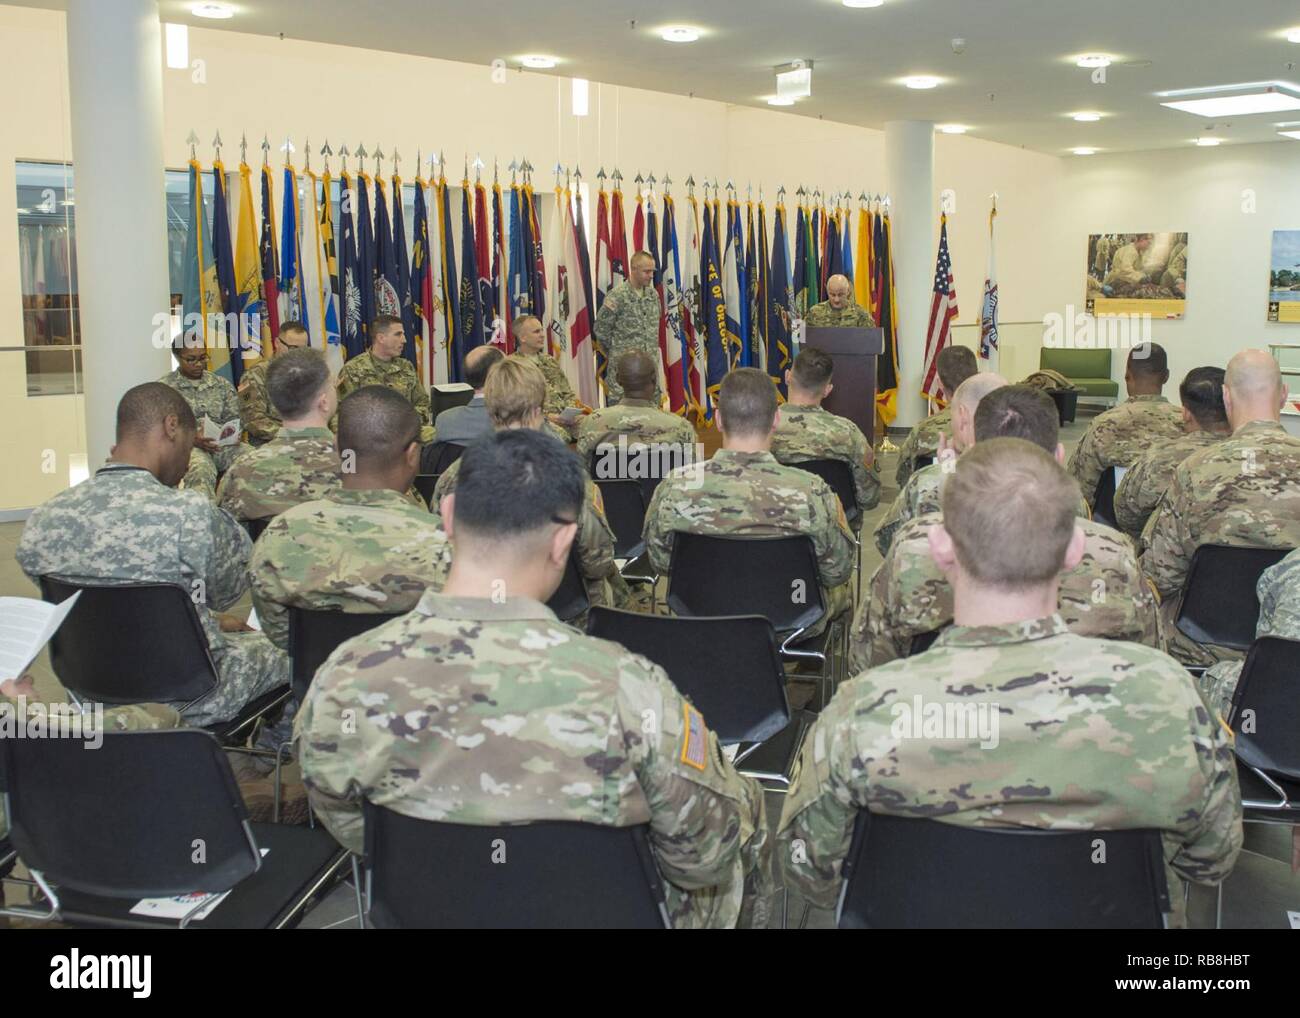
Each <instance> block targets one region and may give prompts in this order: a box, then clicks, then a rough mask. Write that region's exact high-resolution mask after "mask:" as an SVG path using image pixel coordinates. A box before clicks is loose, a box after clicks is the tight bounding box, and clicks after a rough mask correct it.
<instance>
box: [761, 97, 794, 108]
mask: <svg viewBox="0 0 1300 1018" xmlns="http://www.w3.org/2000/svg"><path fill="white" fill-rule="evenodd" d="M767 104H768V105H769V106H793V105H794V100H793V99H791V98H790V97H789V96H788V95H774V96H770V97H769V98H768V100H767Z"/></svg>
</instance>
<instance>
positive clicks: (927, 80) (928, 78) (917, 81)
mask: <svg viewBox="0 0 1300 1018" xmlns="http://www.w3.org/2000/svg"><path fill="white" fill-rule="evenodd" d="M903 84H904V85H906V86H907V87H908V88H934V87H935V86H936V85H938V84H939V79H938V78H936V77H934V76H933V75H931V74H914V75H912V76H911V77H910V78H904V79H903Z"/></svg>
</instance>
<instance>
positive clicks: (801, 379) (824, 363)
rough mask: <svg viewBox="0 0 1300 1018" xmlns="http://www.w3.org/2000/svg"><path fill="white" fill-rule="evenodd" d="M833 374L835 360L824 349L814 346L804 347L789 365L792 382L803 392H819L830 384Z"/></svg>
mask: <svg viewBox="0 0 1300 1018" xmlns="http://www.w3.org/2000/svg"><path fill="white" fill-rule="evenodd" d="M834 374H835V361H834V359H833V358H832V357H831V355H830V354H828V353H827V352H826V351H825V350H818V349H817V348H816V347H815V346H809V347H805V348H804V349H803V350H801V351H800V353H799V356H798V357H796V358H795V359H794V364H793V365H791V367H790V377H791V378H792V379H793V380H794V384H795V385H797V386H798V387H799V388H800V389H803V390H804V391H805V392H820V391H821V390H822V389H824V388H826V386H828V385H830V382H831V376H832V375H834Z"/></svg>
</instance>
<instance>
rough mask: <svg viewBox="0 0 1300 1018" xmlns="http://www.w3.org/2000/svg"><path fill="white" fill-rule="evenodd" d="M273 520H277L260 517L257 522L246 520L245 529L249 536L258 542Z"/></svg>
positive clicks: (270, 517)
mask: <svg viewBox="0 0 1300 1018" xmlns="http://www.w3.org/2000/svg"><path fill="white" fill-rule="evenodd" d="M273 519H275V517H274V516H260V517H258V518H257V519H255V520H244V528H245V529H246V530H247V531H248V536H249V537H251V538H252V539H253V540H254V541H256V540H257V539H258V538H259V537H261V536H262V531H263V530H265V529H266V525H267V524H268V523H270V522H271V521H272V520H273Z"/></svg>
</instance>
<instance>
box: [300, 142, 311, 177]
mask: <svg viewBox="0 0 1300 1018" xmlns="http://www.w3.org/2000/svg"><path fill="white" fill-rule="evenodd" d="M302 168H303V172H304V173H311V139H310V138H308V139H307V140H306V141H304V142H303V143H302Z"/></svg>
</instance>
